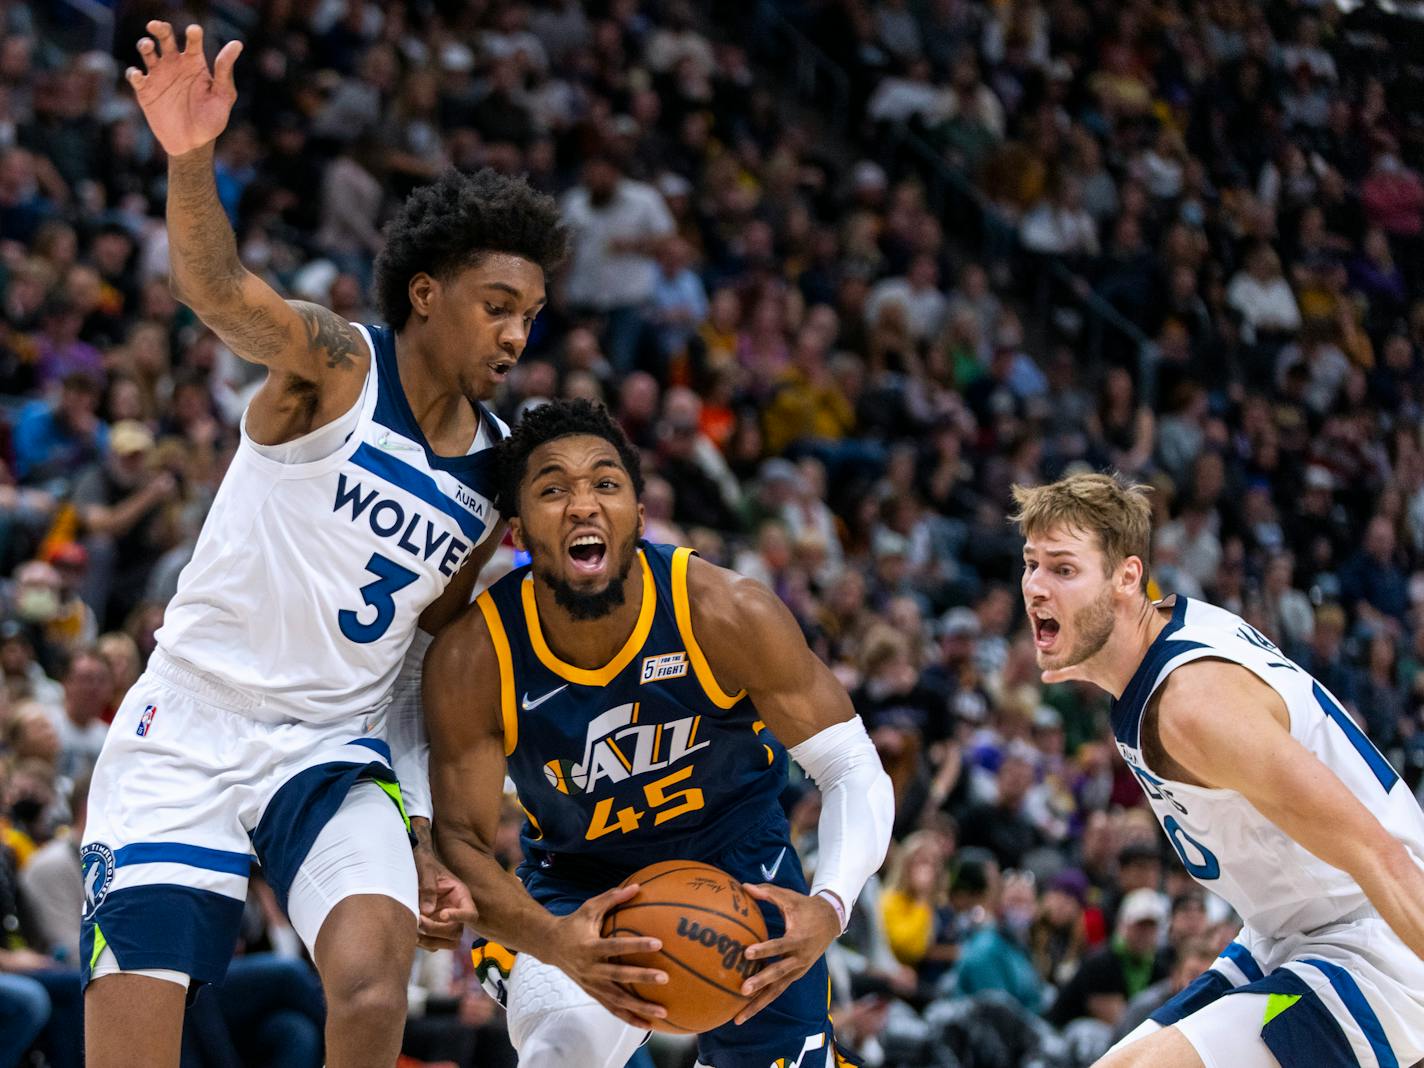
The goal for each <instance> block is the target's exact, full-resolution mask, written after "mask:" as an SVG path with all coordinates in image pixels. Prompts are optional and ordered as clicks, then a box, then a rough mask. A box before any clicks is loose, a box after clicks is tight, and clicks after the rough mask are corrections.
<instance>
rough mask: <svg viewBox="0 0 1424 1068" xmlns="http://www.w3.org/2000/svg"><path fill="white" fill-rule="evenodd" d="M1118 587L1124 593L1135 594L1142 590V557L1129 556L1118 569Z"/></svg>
mask: <svg viewBox="0 0 1424 1068" xmlns="http://www.w3.org/2000/svg"><path fill="white" fill-rule="evenodd" d="M1118 578H1119V582H1118V585H1119V587H1120V588H1121V589H1122V591H1123V592H1124V593H1134V592H1136V591H1137V590H1140V589H1141V588H1142V557H1140V556H1129V557H1128V558H1127V559H1126V560H1124V561H1123V562H1122V565H1121V567H1120V568H1119V569H1118Z"/></svg>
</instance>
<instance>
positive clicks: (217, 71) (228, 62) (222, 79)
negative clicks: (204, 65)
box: [213, 41, 242, 95]
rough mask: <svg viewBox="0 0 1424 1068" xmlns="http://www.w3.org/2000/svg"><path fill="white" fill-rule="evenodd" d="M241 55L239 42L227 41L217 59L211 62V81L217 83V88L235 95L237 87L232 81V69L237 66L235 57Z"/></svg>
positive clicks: (240, 43)
mask: <svg viewBox="0 0 1424 1068" xmlns="http://www.w3.org/2000/svg"><path fill="white" fill-rule="evenodd" d="M241 54H242V42H241V41H229V42H228V43H227V44H225V45H223V46H222V48H221V49H220V50H219V51H218V56H217V59H215V60H214V61H213V81H215V82H217V84H218V88H220V89H222V90H224V91H227V92H231V93H232V94H233V95H236V94H237V86H236V85H235V84H234V83H233V80H232V68H233V67H234V66H236V65H237V57H238V56H239V55H241Z"/></svg>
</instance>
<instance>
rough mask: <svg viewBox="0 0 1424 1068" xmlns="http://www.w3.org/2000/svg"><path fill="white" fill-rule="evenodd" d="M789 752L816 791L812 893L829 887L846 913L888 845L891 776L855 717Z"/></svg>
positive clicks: (892, 805)
mask: <svg viewBox="0 0 1424 1068" xmlns="http://www.w3.org/2000/svg"><path fill="white" fill-rule="evenodd" d="M789 752H790V754H791V759H792V760H794V761H796V763H797V764H799V765H800V766H801V768H802V769H803V770H804V771H805V772H806V774H807V776H809V777H810V779H811V781H812V782H814V783H815V784H816V786H817V787H818V788H819V789H820V791H821V820H820V823H819V824H818V825H817V836H818V838H819V840H820V845H819V858H818V860H817V863H816V880H815V882H813V883H812V884H811V893H812V894H816V893H819V892H820V891H822V890H829V891H831V892H832V893H833V894H835V895H836V897H838V898H840V900H841V904H843V905H844V906H845V916H846V918H849V916H850V911H851V909H852V908H853V907H854V906H855V899H856V898H857V897H858V896H859V895H860V891H861V888H862V887H864V886H865V882H866V880H867V879H869V878H870V877H871V876H872V875H874V874H875V873H876V872H877V871H878V870H879V869H880V864H881V862H882V861H884V859H885V852H886V850H887V849H889V848H890V830H891V827H892V826H893V825H894V823H895V791H894V789H893V788H892V787H891V785H890V776H888V775H886V774H885V769H884V768H882V767H881V765H880V755H879V754H878V753H876V752H875V746H874V745H872V744H871V741H870V735H868V734H866V733H865V724H863V723H861V721H860V717H859V716H856V717H855V718H853V719H849V720H846V721H845V722H844V723H836V724H833V725H832V726H829V727H827V728H826V729H825V730H823V731H820V732H818V733H817V734H814V735H812V736H811V737H810V738H807V739H806V740H805V741H804V742H802V743H801V744H800V745H797V746H792V748H791V749H790V750H789ZM842 926H843V927H844V922H843V923H842Z"/></svg>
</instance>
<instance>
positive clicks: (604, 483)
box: [598, 478, 618, 490]
mask: <svg viewBox="0 0 1424 1068" xmlns="http://www.w3.org/2000/svg"><path fill="white" fill-rule="evenodd" d="M598 488H599V489H608V490H614V489H617V488H618V483H617V482H616V481H614V480H613V479H611V478H604V479H600V480H599V483H598Z"/></svg>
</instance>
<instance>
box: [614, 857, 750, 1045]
mask: <svg viewBox="0 0 1424 1068" xmlns="http://www.w3.org/2000/svg"><path fill="white" fill-rule="evenodd" d="M629 883H637V884H638V894H637V896H636V897H634V898H633V899H632V900H630V901H626V902H624V903H623V904H622V905H619V906H618V907H616V908H614V909H611V910H609V912H608V914H607V915H606V916H604V918H603V936H604V937H605V938H607V937H609V936H612V935H642V936H644V937H647V938H657V939H660V940H661V941H662V944H663V948H662V949H660V950H658V951H657V952H656V953H630V954H628V955H627V956H624V957H619V958H618V959H619V961H620V963H626V964H634V965H638V966H640V967H644V968H658V969H661V970H662V971H665V972H667V977H668V981H667V983H666V985H662V986H654V985H651V984H647V985H644V984H631V985H630V986H629V990H630V992H631V993H633V994H634V995H636V996H637V997H640V998H642V999H643V1000H644V1001H651V1002H653V1003H655V1004H657V1005H661V1006H662V1007H663V1008H665V1009H667V1016H666V1018H664V1019H662V1020H658V1021H656V1022H655V1023H654V1026H655V1027H656V1028H657V1030H659V1031H670V1032H672V1033H674V1034H700V1033H701V1032H703V1031H710V1030H712V1029H713V1028H714V1027H720V1026H721V1025H722V1024H724V1023H726V1022H727V1021H728V1020H730V1019H731V1018H732V1017H733V1016H735V1015H736V1014H737V1013H738V1012H739V1011H740V1010H741V1008H742V1006H744V1005H745V1004H746V1003H747V1002H748V1001H749V1000H750V999H749V998H745V997H743V996H742V993H741V989H742V984H743V983H744V982H746V980H747V977H748V976H750V975H753V974H754V973H755V972H756V971H757V970H758V969H759V968H760V967H761V962H759V961H751V960H747V959H746V956H745V953H746V948H747V947H748V946H752V945H755V944H756V943H758V942H765V941H766V937H767V935H766V921H765V920H764V919H762V915H761V909H760V908H759V907H758V906H757V903H756V901H754V900H753V899H752V898H751V897H750V896H749V895H748V894H747V893H746V892H745V891H744V890H743V889H742V887H741V883H739V882H738V881H737V880H736V879H734V878H732V877H731V876H730V875H728V874H727V873H726V872H724V871H722V870H721V869H720V868H714V867H712V866H711V865H710V864H698V863H697V862H695V861H691V860H665V861H662V862H660V863H658V864H649V865H648V866H647V867H646V868H643V869H641V870H639V871H636V872H634V873H633V874H632V875H630V876H628V878H626V879H624V880H623V885H624V886H627V885H628V884H629Z"/></svg>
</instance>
